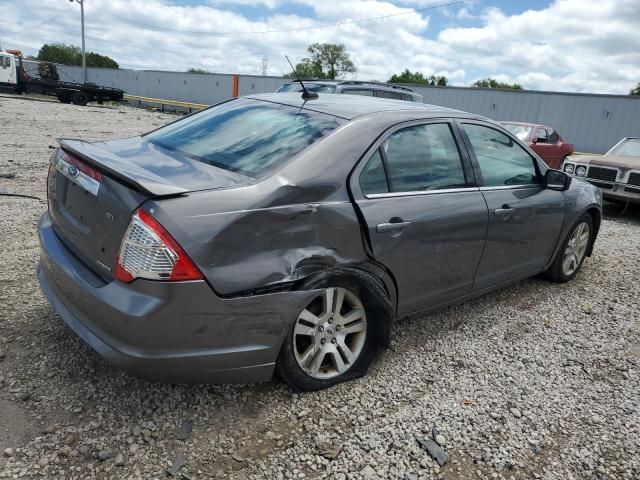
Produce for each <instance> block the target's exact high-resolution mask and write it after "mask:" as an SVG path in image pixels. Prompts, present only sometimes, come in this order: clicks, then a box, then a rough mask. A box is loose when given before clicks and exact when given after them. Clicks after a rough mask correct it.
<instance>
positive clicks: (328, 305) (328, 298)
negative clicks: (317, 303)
mask: <svg viewBox="0 0 640 480" xmlns="http://www.w3.org/2000/svg"><path fill="white" fill-rule="evenodd" d="M335 292H336V289H335V288H327V289H326V290H325V291H324V296H323V297H322V300H323V309H322V313H323V314H324V315H326V314H328V313H331V312H332V311H333V296H334V295H335Z"/></svg>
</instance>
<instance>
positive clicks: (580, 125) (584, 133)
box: [409, 85, 640, 153]
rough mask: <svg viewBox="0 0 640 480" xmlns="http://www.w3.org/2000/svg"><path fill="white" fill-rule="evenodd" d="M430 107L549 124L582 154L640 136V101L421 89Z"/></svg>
mask: <svg viewBox="0 0 640 480" xmlns="http://www.w3.org/2000/svg"><path fill="white" fill-rule="evenodd" d="M409 87H410V88H412V89H413V90H415V91H417V92H418V93H420V94H422V96H423V97H424V101H425V103H432V104H434V105H442V106H444V107H449V108H455V109H458V110H463V111H465V112H471V113H477V114H480V115H485V116H487V117H489V118H492V119H494V120H498V121H505V120H512V121H521V122H532V123H541V124H544V125H549V126H551V127H553V128H555V129H557V130H558V132H559V133H560V135H562V137H563V138H564V139H565V140H566V141H568V142H572V143H573V144H574V146H575V148H576V150H577V151H583V152H593V153H604V152H605V151H607V150H608V149H609V148H610V147H611V146H613V145H614V144H615V143H616V142H618V141H619V140H620V139H621V138H623V137H627V136H640V97H631V96H626V95H588V94H571V93H569V94H567V93H554V92H531V91H526V90H525V91H505V90H495V89H483V88H459V87H447V88H442V87H440V88H438V87H419V86H413V85H410V86H409Z"/></svg>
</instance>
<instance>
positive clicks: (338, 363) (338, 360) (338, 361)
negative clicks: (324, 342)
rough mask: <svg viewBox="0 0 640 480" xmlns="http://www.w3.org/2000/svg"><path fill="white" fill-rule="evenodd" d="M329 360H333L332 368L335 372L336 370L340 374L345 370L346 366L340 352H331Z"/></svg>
mask: <svg viewBox="0 0 640 480" xmlns="http://www.w3.org/2000/svg"><path fill="white" fill-rule="evenodd" d="M331 358H333V366H334V367H336V370H338V372H340V373H342V372H344V371H345V370H346V369H347V366H346V365H345V363H344V360H343V359H342V356H341V355H340V352H338V351H337V350H333V351H332V352H331Z"/></svg>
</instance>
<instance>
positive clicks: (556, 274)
mask: <svg viewBox="0 0 640 480" xmlns="http://www.w3.org/2000/svg"><path fill="white" fill-rule="evenodd" d="M583 222H584V223H586V224H587V225H588V226H589V243H588V245H587V252H588V251H589V248H591V242H593V218H592V217H591V215H589V214H588V213H585V214H583V215H581V216H580V217H579V218H578V219H577V220H576V221H575V222H574V224H573V225H572V226H571V228H570V229H569V233H567V235H566V237H565V239H564V240H563V242H562V246H561V247H560V250H558V254H557V257H556V259H555V261H554V262H553V266H552V267H551V269H549V274H550V278H551V279H552V280H554V281H556V282H560V283H564V282H568V281H569V280H571V279H573V278H574V277H575V276H576V275H577V274H578V272H579V271H580V269H581V268H582V264H583V263H584V261H585V259H586V258H587V254H586V252H585V254H584V256H583V257H582V259H580V264H579V265H578V268H576V269H575V271H574V272H573V273H572V274H571V275H566V274H565V273H564V270H563V268H562V263H563V261H564V252H565V250H566V249H567V245H568V244H569V240H571V236H572V235H573V232H575V230H576V228H577V227H578V225H580V224H581V223H583Z"/></svg>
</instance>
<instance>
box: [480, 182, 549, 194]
mask: <svg viewBox="0 0 640 480" xmlns="http://www.w3.org/2000/svg"><path fill="white" fill-rule="evenodd" d="M528 188H542V184H541V183H527V184H523V185H494V186H491V187H480V191H481V192H484V191H491V190H524V189H528Z"/></svg>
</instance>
